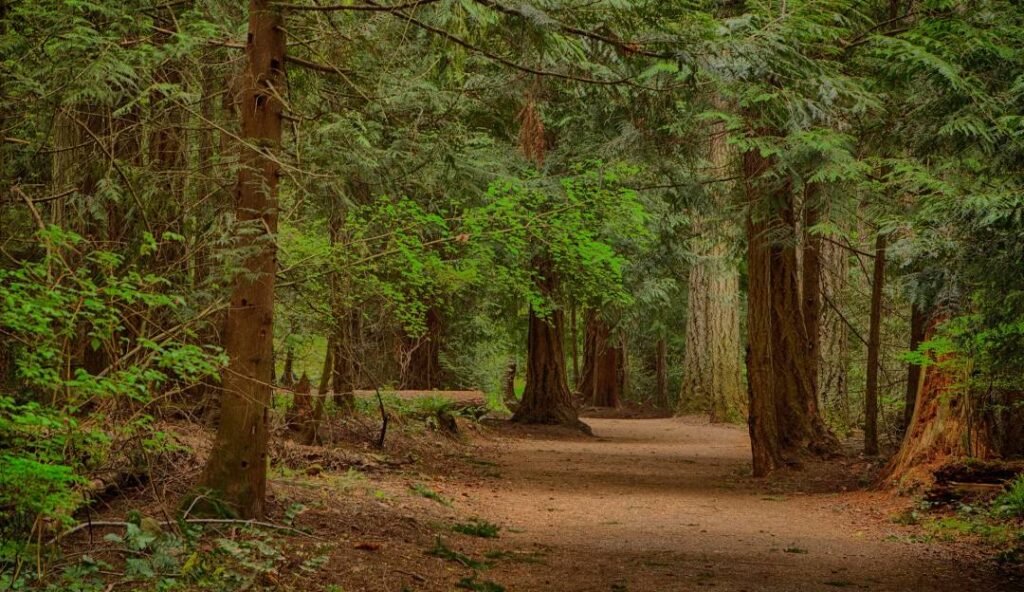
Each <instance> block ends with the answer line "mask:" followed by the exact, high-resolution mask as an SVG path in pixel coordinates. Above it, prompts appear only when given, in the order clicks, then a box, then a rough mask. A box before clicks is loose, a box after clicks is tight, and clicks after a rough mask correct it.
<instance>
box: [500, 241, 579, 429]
mask: <svg viewBox="0 0 1024 592" xmlns="http://www.w3.org/2000/svg"><path fill="white" fill-rule="evenodd" d="M537 269H538V271H539V272H540V273H541V277H542V279H541V280H540V285H539V286H538V287H539V288H540V290H541V293H542V294H544V295H545V296H547V297H551V296H553V295H554V294H557V293H558V280H557V278H556V277H555V275H554V272H553V271H552V269H551V265H550V263H547V262H545V261H541V262H540V263H539V264H538V265H537ZM562 317H563V313H562V310H561V309H558V308H555V309H554V310H552V311H551V312H550V314H549V315H548V317H547V318H542V317H540V316H538V315H537V312H536V311H535V310H534V309H533V307H532V306H531V307H530V313H529V325H528V329H527V338H526V389H525V390H524V391H523V398H522V401H520V403H519V409H517V410H516V412H515V415H513V416H512V421H515V422H518V423H539V424H560V425H566V426H572V427H575V428H579V429H581V430H583V431H585V432H588V433H589V431H590V428H589V426H587V425H586V424H585V423H583V422H581V421H580V420H579V417H578V416H577V414H576V408H575V407H574V406H573V403H572V393H571V392H570V391H569V385H568V383H567V381H566V375H565V353H564V350H563V345H562V344H563V343H565V331H564V328H563V324H564V323H563V319H562Z"/></svg>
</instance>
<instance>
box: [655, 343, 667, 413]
mask: <svg viewBox="0 0 1024 592" xmlns="http://www.w3.org/2000/svg"><path fill="white" fill-rule="evenodd" d="M654 377H655V379H654V381H655V387H654V404H655V405H656V406H657V407H658V408H659V409H668V342H667V340H666V339H665V338H664V337H661V338H660V339H658V345H657V351H656V352H655V361H654Z"/></svg>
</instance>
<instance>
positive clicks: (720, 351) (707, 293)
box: [679, 242, 746, 422]
mask: <svg viewBox="0 0 1024 592" xmlns="http://www.w3.org/2000/svg"><path fill="white" fill-rule="evenodd" d="M727 250H728V247H727V246H726V245H725V244H724V243H720V242H717V243H716V244H714V245H712V246H711V247H710V251H709V253H708V254H707V257H704V258H701V259H700V260H699V261H697V262H695V263H694V265H693V266H692V267H691V269H690V280H689V300H688V306H687V318H686V352H685V354H684V357H683V378H682V389H681V391H680V394H679V406H680V407H679V412H682V413H685V412H690V411H693V410H695V409H700V410H703V411H704V412H706V413H707V414H708V416H709V417H710V419H711V421H712V422H723V421H728V420H729V419H731V418H736V417H739V416H741V415H742V414H743V413H744V411H745V407H746V405H745V402H744V401H743V399H744V398H745V397H744V392H743V373H742V371H741V366H740V364H741V361H740V355H741V354H740V350H741V346H740V317H739V313H740V307H739V274H738V273H737V271H736V269H735V268H734V267H733V266H732V265H731V264H730V262H729V261H728V258H727Z"/></svg>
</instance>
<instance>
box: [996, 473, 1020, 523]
mask: <svg viewBox="0 0 1024 592" xmlns="http://www.w3.org/2000/svg"><path fill="white" fill-rule="evenodd" d="M992 507H993V509H994V510H995V512H996V513H997V514H999V515H1000V516H1004V517H1007V518H1024V475H1021V476H1020V477H1017V479H1016V480H1015V481H1014V482H1013V483H1011V484H1010V488H1009V489H1007V490H1006V493H1004V494H1002V495H1000V496H999V497H998V498H996V500H995V502H994V503H993V505H992Z"/></svg>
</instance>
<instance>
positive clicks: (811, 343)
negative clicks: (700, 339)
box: [744, 152, 839, 475]
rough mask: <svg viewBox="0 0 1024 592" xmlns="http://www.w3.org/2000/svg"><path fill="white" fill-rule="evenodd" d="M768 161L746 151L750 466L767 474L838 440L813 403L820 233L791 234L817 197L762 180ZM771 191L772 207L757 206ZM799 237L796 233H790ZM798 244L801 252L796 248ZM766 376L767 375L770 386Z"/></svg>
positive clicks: (804, 222) (812, 216) (807, 219)
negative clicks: (800, 201)
mask: <svg viewBox="0 0 1024 592" xmlns="http://www.w3.org/2000/svg"><path fill="white" fill-rule="evenodd" d="M771 164H772V163H771V162H770V161H768V160H766V159H765V158H763V157H762V156H760V154H757V153H754V152H748V153H746V154H745V155H744V177H745V182H746V190H747V198H748V202H749V207H750V210H751V211H750V213H748V221H747V235H748V249H749V252H748V274H749V276H750V280H749V287H748V314H749V316H748V332H749V342H750V345H749V347H750V351H749V353H748V358H747V360H748V361H747V364H748V380H749V381H750V388H749V392H750V397H751V403H750V405H751V408H750V414H751V418H750V430H751V446H752V448H753V451H754V465H755V467H754V471H755V474H758V475H764V474H767V473H768V472H771V471H772V470H773V469H774V468H777V467H778V466H779V463H780V461H781V460H782V459H783V458H786V459H789V460H794V461H795V460H797V457H799V456H801V455H804V454H807V453H812V454H832V453H834V452H835V451H836V450H837V449H838V447H839V443H838V440H836V438H835V436H833V435H832V434H831V432H830V431H829V430H828V428H827V427H826V426H825V423H824V421H822V419H821V415H820V413H819V411H818V391H817V379H818V377H817V372H818V363H817V360H818V356H819V353H820V345H819V336H818V335H819V327H820V314H821V295H820V294H821V292H820V277H821V272H820V265H821V259H820V256H819V254H818V251H817V247H818V244H817V241H816V240H815V239H814V238H813V237H809V236H798V237H794V236H793V235H794V233H796V232H797V229H798V228H799V229H800V232H801V233H806V229H807V228H810V227H811V226H813V225H814V224H815V223H816V211H815V210H814V208H815V204H814V203H813V202H808V203H807V204H806V205H805V207H804V217H803V219H800V218H798V212H797V207H796V206H797V204H796V200H795V199H794V195H793V192H792V187H791V186H790V184H789V183H788V182H783V183H781V184H778V182H775V183H777V184H776V185H775V186H773V187H770V188H766V187H765V183H766V182H771V181H766V180H765V179H763V178H761V177H762V175H763V173H764V172H765V171H766V170H767V169H768V168H769V167H770V166H771ZM764 195H770V196H771V197H772V198H773V199H772V200H771V205H772V209H771V211H767V212H765V211H760V210H761V209H763V208H761V205H762V204H761V200H762V196H764ZM795 239H800V240H795ZM798 248H802V252H798ZM766 383H770V386H769V385H768V384H766Z"/></svg>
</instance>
